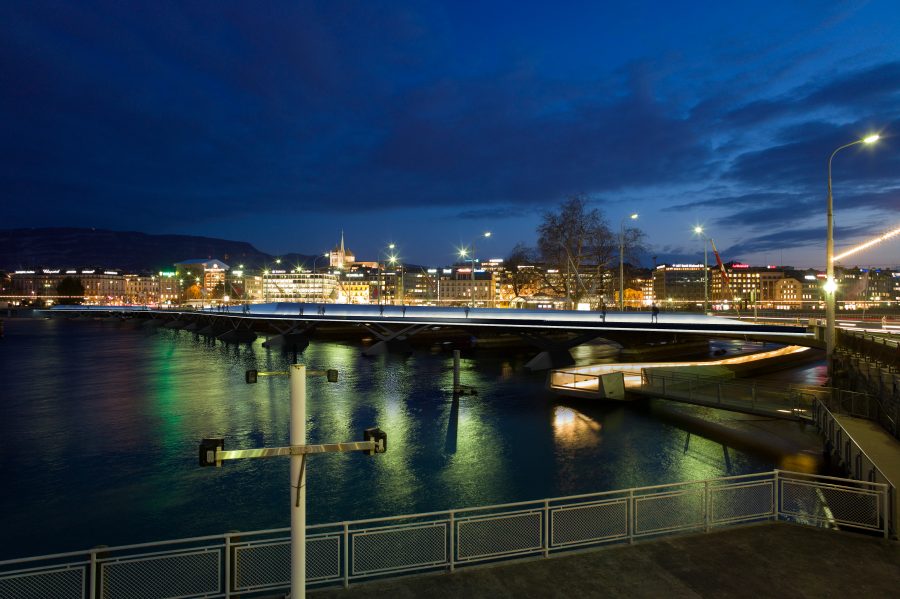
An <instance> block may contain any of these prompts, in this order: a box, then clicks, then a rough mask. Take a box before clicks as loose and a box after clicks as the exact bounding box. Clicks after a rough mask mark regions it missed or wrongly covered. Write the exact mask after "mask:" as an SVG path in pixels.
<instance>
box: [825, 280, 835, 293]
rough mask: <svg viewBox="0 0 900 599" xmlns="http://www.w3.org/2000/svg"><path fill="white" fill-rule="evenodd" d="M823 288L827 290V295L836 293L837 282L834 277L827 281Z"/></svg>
mask: <svg viewBox="0 0 900 599" xmlns="http://www.w3.org/2000/svg"><path fill="white" fill-rule="evenodd" d="M822 288H823V289H825V293H829V294H831V293H834V292H835V291H837V282H836V281H835V280H834V279H833V278H832V277H829V278H828V280H827V281H825V285H823V286H822Z"/></svg>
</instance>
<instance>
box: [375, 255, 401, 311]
mask: <svg viewBox="0 0 900 599" xmlns="http://www.w3.org/2000/svg"><path fill="white" fill-rule="evenodd" d="M395 247H397V246H396V245H395V244H393V243H389V244H388V250H389V251H390V253H386V254H383V255H384V257H385V258H387V260H386V261H387V262H390V263H391V264H394V263H395V262H396V261H397V256H395V255H394V248H395ZM380 262H381V261H380V260H379V266H380V268H379V269H378V272H379V275H380V279H381V284H380V285H379V289H378V303H379V304H383V303H384V302H383V301H382V298H383V296H384V293H385V288H386V287H387V279H386V278H385V276H384V265H382V264H380Z"/></svg>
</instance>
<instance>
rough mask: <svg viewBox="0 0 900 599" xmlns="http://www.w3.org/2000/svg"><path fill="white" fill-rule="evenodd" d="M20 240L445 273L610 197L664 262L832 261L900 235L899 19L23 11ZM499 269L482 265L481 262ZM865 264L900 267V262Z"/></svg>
mask: <svg viewBox="0 0 900 599" xmlns="http://www.w3.org/2000/svg"><path fill="white" fill-rule="evenodd" d="M0 132H2V134H0V154H2V156H0V158H2V160H0V198H2V205H3V210H2V217H0V228H17V227H44V226H80V227H81V226H83V227H96V228H105V229H115V230H138V231H144V232H148V233H183V234H192V235H207V236H212V237H222V238H228V239H237V240H245V241H249V242H251V243H253V244H254V245H256V246H257V247H258V248H259V249H261V250H263V251H267V252H270V253H274V254H277V253H284V252H288V251H297V252H302V253H316V252H319V251H322V250H325V249H328V248H330V247H331V246H333V245H334V244H335V243H336V242H337V241H338V239H339V236H340V232H341V230H342V229H343V230H344V231H345V235H346V239H347V245H348V246H349V247H350V248H351V249H352V250H354V251H355V252H356V255H357V258H358V259H369V260H371V259H376V257H377V255H378V253H379V252H380V251H382V250H383V248H384V247H385V246H386V245H387V244H388V243H389V242H394V243H396V244H397V246H398V248H399V251H400V255H401V257H402V258H403V259H404V260H405V261H408V262H417V263H428V264H445V263H449V262H451V261H452V260H453V256H454V248H455V247H456V246H459V245H460V244H465V243H470V240H471V239H472V238H473V237H475V236H477V235H479V234H480V233H481V232H483V231H485V230H490V231H492V232H493V237H492V238H491V239H490V240H489V241H486V242H485V243H484V244H480V245H479V247H478V254H479V257H481V258H491V257H504V256H506V255H507V254H508V252H509V250H510V249H511V248H512V246H513V245H515V244H516V243H517V242H520V241H521V242H525V243H528V244H533V243H534V241H535V232H534V231H535V227H536V225H537V223H538V222H539V220H540V217H541V214H542V213H543V212H544V211H545V210H547V209H548V208H552V207H554V206H556V205H557V204H558V203H559V202H560V200H562V199H563V198H565V197H566V196H568V195H570V194H575V193H584V194H586V195H587V196H588V197H589V198H591V200H592V202H594V203H595V204H596V206H597V207H599V208H601V210H603V212H604V213H605V214H606V216H607V218H608V220H609V222H610V224H611V226H612V228H614V229H616V230H618V227H619V223H620V221H621V219H622V217H624V216H625V215H627V214H629V213H630V212H633V211H637V212H639V213H640V215H641V216H640V219H639V221H638V224H639V226H640V227H641V228H643V229H644V231H645V232H646V233H647V235H648V242H649V245H650V248H649V251H648V252H647V254H646V255H645V257H644V262H645V264H647V265H649V264H650V263H651V262H652V257H653V256H657V259H658V261H659V262H663V261H666V260H676V261H683V260H691V261H698V259H699V258H698V257H699V256H702V244H701V242H700V241H699V240H698V239H697V238H696V237H693V236H692V232H691V230H692V228H693V226H694V225H696V224H702V225H704V226H705V227H706V230H707V232H708V234H709V235H711V236H712V237H713V238H714V239H715V241H716V244H717V245H718V246H719V249H720V250H721V251H722V253H723V258H724V259H725V260H730V259H740V260H744V261H749V262H751V263H754V264H776V263H777V264H791V265H794V266H798V267H799V266H818V267H823V266H824V262H825V260H824V236H825V232H824V229H825V187H826V162H827V158H828V156H829V154H830V153H831V151H832V150H834V149H835V148H837V147H838V146H840V145H843V144H845V143H847V142H850V141H853V140H856V139H858V138H860V137H861V136H864V135H866V134H869V133H872V132H878V133H880V134H881V135H882V136H883V139H882V140H881V141H880V142H879V143H878V144H877V145H875V146H872V147H869V146H862V145H859V146H854V147H852V148H849V149H847V150H844V151H842V152H841V153H840V154H838V156H837V157H836V158H835V161H834V173H833V174H834V198H835V214H836V226H837V229H836V239H837V242H836V247H837V248H838V250H839V251H840V249H841V248H844V247H846V246H848V245H852V244H853V243H858V242H861V241H864V240H866V239H867V238H868V237H871V236H874V235H877V234H880V233H883V232H885V231H887V230H888V229H891V228H894V227H897V226H900V137H898V135H900V7H898V5H897V3H896V1H885V2H840V3H837V2H818V1H809V2H784V1H778V2H766V1H756V2H740V3H738V2H721V1H720V2H708V3H706V2H671V1H666V2H658V3H654V2H620V3H612V2H584V3H576V2H571V3H556V2H553V3H551V2H523V1H522V0H519V1H516V2H500V3H494V2H473V3H469V2H462V1H458V0H454V1H452V2H446V3H432V2H397V1H391V2H383V3H380V2H363V1H360V2H352V3H348V2H340V1H335V0H329V1H326V2H321V3H318V2H303V1H293V2H284V3H278V2H269V1H267V2H248V1H242V2H223V1H221V0H216V1H213V2H193V1H192V2H174V3H163V2H146V3H132V2H123V1H121V0H116V1H111V2H89V1H87V0H78V1H64V2H59V3H48V2H35V1H31V0H29V1H25V0H22V1H19V2H4V3H3V6H2V8H0ZM482 246H483V247H482ZM850 262H851V265H852V264H859V265H862V266H866V265H900V240H898V239H897V238H895V240H894V241H891V242H888V243H885V244H882V246H880V247H879V248H878V249H877V250H870V251H867V252H866V253H865V254H861V255H860V256H859V258H858V260H851V261H850Z"/></svg>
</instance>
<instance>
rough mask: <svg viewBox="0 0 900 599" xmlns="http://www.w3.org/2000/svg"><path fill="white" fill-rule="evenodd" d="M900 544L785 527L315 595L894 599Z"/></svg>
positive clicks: (339, 598) (343, 598)
mask: <svg viewBox="0 0 900 599" xmlns="http://www.w3.org/2000/svg"><path fill="white" fill-rule="evenodd" d="M898 586H900V543H897V542H896V541H886V540H883V539H878V538H873V537H869V536H865V535H861V534H855V533H848V532H835V531H829V530H824V529H818V528H811V527H806V526H797V525H793V524H785V523H768V524H760V525H753V526H747V527H741V528H733V529H727V530H722V531H719V532H715V533H712V534H696V535H688V536H681V537H673V538H667V539H660V540H656V541H647V542H643V543H637V544H635V545H627V546H616V547H610V548H606V549H599V550H595V551H588V552H583V553H578V554H574V555H562V556H557V557H552V558H550V559H536V560H533V561H524V562H517V563H514V564H501V565H494V566H486V567H482V568H472V569H467V570H465V571H460V572H454V573H441V574H432V575H424V576H413V577H409V578H401V579H394V580H388V581H383V582H373V583H368V584H360V585H358V586H353V587H351V588H349V589H322V590H317V591H313V592H310V596H311V597H314V598H316V599H355V598H359V599H363V598H369V597H391V598H392V599H413V598H418V597H441V598H442V599H443V598H453V597H459V598H461V599H475V598H479V597H490V598H491V599H500V598H504V597H510V598H513V597H514V598H516V599H522V598H528V597H533V598H548V597H559V598H570V597H579V598H584V597H754V598H755V597H890V596H895V595H896V593H897V589H898Z"/></svg>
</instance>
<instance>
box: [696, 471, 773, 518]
mask: <svg viewBox="0 0 900 599" xmlns="http://www.w3.org/2000/svg"><path fill="white" fill-rule="evenodd" d="M709 500H710V516H709V518H710V522H711V523H713V524H715V523H717V522H728V521H731V520H740V519H744V518H752V517H754V516H771V515H772V514H773V513H774V505H773V503H772V481H763V482H759V483H755V484H752V485H734V486H727V487H711V488H710V490H709Z"/></svg>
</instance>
